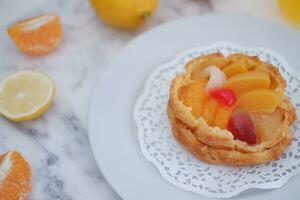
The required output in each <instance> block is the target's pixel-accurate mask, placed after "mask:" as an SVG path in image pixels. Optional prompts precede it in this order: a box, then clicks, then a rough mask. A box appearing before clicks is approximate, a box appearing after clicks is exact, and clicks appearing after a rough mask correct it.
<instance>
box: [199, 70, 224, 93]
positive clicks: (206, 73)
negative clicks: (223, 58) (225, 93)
mask: <svg viewBox="0 0 300 200" xmlns="http://www.w3.org/2000/svg"><path fill="white" fill-rule="evenodd" d="M201 75H202V76H203V78H206V77H209V80H208V82H207V84H206V87H205V90H206V92H210V91H211V90H214V89H217V88H221V87H223V85H224V83H225V82H226V80H227V79H226V76H225V74H224V72H223V71H221V70H220V69H219V68H218V67H216V66H209V67H207V68H205V69H204V70H203V71H202V73H201Z"/></svg>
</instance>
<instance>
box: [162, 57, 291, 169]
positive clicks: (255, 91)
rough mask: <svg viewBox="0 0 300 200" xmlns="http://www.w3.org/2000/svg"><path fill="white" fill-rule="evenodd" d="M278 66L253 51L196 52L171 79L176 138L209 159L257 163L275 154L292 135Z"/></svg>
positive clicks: (170, 106) (170, 110) (170, 112)
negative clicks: (265, 60)
mask: <svg viewBox="0 0 300 200" xmlns="http://www.w3.org/2000/svg"><path fill="white" fill-rule="evenodd" d="M285 89H286V82H285V80H284V78H283V77H282V76H281V74H280V73H279V70H278V69H277V68H276V67H275V66H273V65H271V64H269V63H265V62H263V61H261V60H259V59H258V57H255V56H247V55H244V54H232V55H230V56H228V57H224V55H223V54H221V53H213V54H209V55H206V56H201V57H197V58H195V59H193V60H191V61H190V62H188V63H187V64H186V66H185V71H184V72H183V73H181V74H179V75H177V76H176V77H175V78H174V79H173V80H172V83H171V87H170V99H169V103H168V109H167V110H168V116H169V119H170V123H171V126H172V132H173V135H174V136H175V138H176V139H177V140H178V141H179V142H180V143H181V144H182V145H183V146H184V147H185V148H186V149H187V150H188V151H190V152H191V153H192V154H193V155H195V156H196V157H197V158H199V159H201V160H203V161H206V162H208V163H216V164H226V165H238V166H239V165H256V164H261V163H264V162H267V161H272V160H275V159H278V158H279V157H280V156H281V154H282V153H283V151H284V150H285V148H286V147H287V146H288V145H289V144H290V142H291V140H292V133H291V131H290V125H291V124H292V123H293V122H294V121H295V119H296V112H295V108H294V106H293V105H292V103H291V101H290V99H289V98H288V97H287V96H286V95H285Z"/></svg>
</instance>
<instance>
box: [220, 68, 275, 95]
mask: <svg viewBox="0 0 300 200" xmlns="http://www.w3.org/2000/svg"><path fill="white" fill-rule="evenodd" d="M224 87H225V88H228V89H231V90H233V91H234V92H235V93H236V94H237V95H238V96H240V95H241V94H243V93H245V92H248V91H249V90H253V89H257V88H265V89H267V88H269V87H270V77H269V75H268V73H267V72H264V71H249V72H245V73H241V74H237V75H235V76H232V77H231V78H229V79H228V80H227V82H226V83H225V84H224Z"/></svg>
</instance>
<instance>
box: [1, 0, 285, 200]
mask: <svg viewBox="0 0 300 200" xmlns="http://www.w3.org/2000/svg"><path fill="white" fill-rule="evenodd" d="M261 2H262V1H261V0H211V1H208V0H176V1H172V0H161V2H160V6H159V9H158V11H157V13H156V15H155V16H154V17H153V18H152V20H151V21H150V22H149V23H148V24H146V25H145V26H144V27H142V28H140V29H138V30H135V31H121V30H116V29H112V28H110V27H107V26H106V25H104V24H103V23H102V22H101V21H100V20H99V19H98V18H97V16H96V15H95V13H94V12H93V10H92V8H91V7H90V5H89V2H88V1H87V0H72V1H67V0H56V1H47V0H44V1H41V0H28V1H24V0H2V2H1V3H0V44H1V46H0V78H1V77H3V76H5V75H6V74H9V73H12V72H15V71H17V70H21V69H33V70H38V71H41V72H44V73H47V74H49V75H50V76H51V77H52V78H53V79H54V80H55V83H56V86H57V94H56V97H55V103H54V105H53V106H52V108H51V109H50V110H49V111H48V112H47V113H46V114H45V115H44V116H43V117H41V118H40V119H38V120H35V121H31V122H26V123H19V124H15V123H11V122H9V121H7V120H5V119H2V118H0V126H1V130H0V153H2V152H6V151H8V150H13V149H16V150H19V151H20V152H22V154H23V155H24V156H25V157H26V158H27V159H28V161H29V162H30V164H31V166H32V169H33V190H32V192H31V195H30V198H29V199H32V200H50V199H51V200H52V199H56V200H94V199H105V200H106V199H107V200H114V199H120V197H118V195H117V194H116V193H115V192H114V191H113V189H112V188H111V187H110V186H109V185H108V183H107V182H106V181H105V179H104V177H103V176H102V174H101V172H100V170H98V168H97V165H96V163H95V161H94V159H93V155H92V153H91V150H90V147H89V142H88V133H87V111H88V103H89V97H90V94H91V91H92V88H93V86H94V84H95V82H96V80H97V77H98V76H99V75H100V74H101V71H102V70H103V69H104V67H105V66H106V64H107V63H108V62H109V61H110V60H111V59H112V58H113V56H114V55H115V54H116V53H117V52H118V51H119V50H120V49H121V48H122V47H123V46H124V45H126V43H127V42H128V41H129V40H131V39H132V38H134V37H135V36H136V35H138V34H141V33H142V32H144V31H146V30H148V29H150V28H151V27H154V26H157V25H159V24H162V23H164V22H167V21H171V20H175V19H178V18H182V17H185V16H193V15H201V14H206V13H212V12H224V13H243V14H250V15H256V16H259V17H263V18H266V19H269V20H273V21H278V22H282V21H281V19H280V17H279V14H278V11H277V9H276V4H275V1H273V0H264V1H263V2H264V3H263V5H262V3H261ZM261 6H264V7H261ZM49 11H54V12H56V13H59V15H60V16H61V20H62V23H63V26H64V38H63V41H62V44H61V45H60V47H59V48H58V49H57V50H56V51H55V52H54V53H52V54H50V55H47V56H43V57H35V58H32V57H28V56H25V55H23V54H22V53H20V52H19V51H18V50H17V49H16V48H15V46H14V45H13V43H12V42H11V40H10V39H9V38H8V36H7V34H6V27H7V25H8V24H10V23H11V22H12V21H15V20H17V19H22V18H24V17H28V16H32V15H36V14H39V13H43V12H49ZM204 28H205V27H204ZM103 98H105V97H103ZM0 199H1V198H0Z"/></svg>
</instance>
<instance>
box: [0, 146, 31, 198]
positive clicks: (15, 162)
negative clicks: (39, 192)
mask: <svg viewBox="0 0 300 200" xmlns="http://www.w3.org/2000/svg"><path fill="white" fill-rule="evenodd" d="M30 190H31V169H30V166H29V164H28V163H27V161H26V160H25V159H24V158H23V156H22V155H21V154H20V153H19V152H16V151H10V152H8V153H6V154H3V155H1V156H0V199H5V200H20V199H27V196H28V193H29V192H30Z"/></svg>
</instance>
